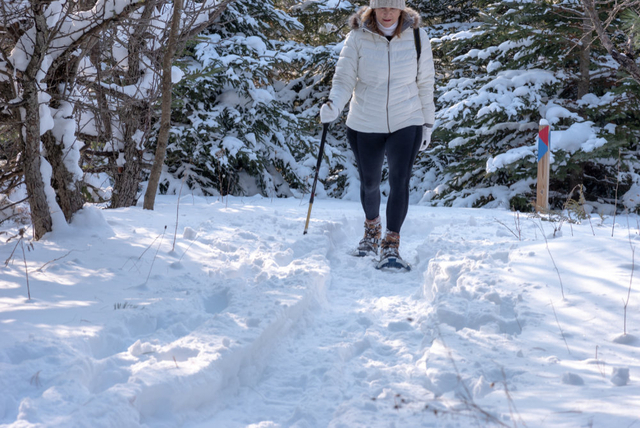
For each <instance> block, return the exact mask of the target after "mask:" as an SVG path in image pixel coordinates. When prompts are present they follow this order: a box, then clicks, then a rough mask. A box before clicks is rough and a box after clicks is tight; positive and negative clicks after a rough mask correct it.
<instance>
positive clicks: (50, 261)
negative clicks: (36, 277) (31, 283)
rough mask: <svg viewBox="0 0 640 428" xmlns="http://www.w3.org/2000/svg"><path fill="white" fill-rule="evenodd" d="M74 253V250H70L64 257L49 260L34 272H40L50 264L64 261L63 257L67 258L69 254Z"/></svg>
mask: <svg viewBox="0 0 640 428" xmlns="http://www.w3.org/2000/svg"><path fill="white" fill-rule="evenodd" d="M74 251H75V250H71V251H69V252H68V253H67V254H65V255H64V256H60V257H58V258H57V259H53V260H49V261H48V262H46V263H45V264H43V265H42V266H40V267H39V268H38V269H36V272H42V269H44V268H45V267H46V266H47V265H48V264H51V263H54V262H57V261H58V260H61V259H64V258H65V257H67V256H68V255H69V254H71V253H73V252H74Z"/></svg>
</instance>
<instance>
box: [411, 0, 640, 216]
mask: <svg viewBox="0 0 640 428" xmlns="http://www.w3.org/2000/svg"><path fill="white" fill-rule="evenodd" d="M583 22H584V15H583V14H582V11H581V10H580V9H579V8H571V6H570V5H567V4H561V5H558V4H554V3H547V2H528V3H521V2H501V3H496V4H490V5H488V6H486V7H485V8H484V9H483V12H482V13H481V14H480V15H479V18H478V20H477V21H475V22H473V23H472V25H471V28H469V29H466V30H463V31H460V32H458V33H453V34H449V35H444V36H442V37H441V38H440V40H438V41H436V43H435V45H436V48H435V49H436V50H437V51H441V52H446V53H447V54H448V55H449V57H450V58H452V61H451V65H450V67H451V68H450V69H448V70H446V72H447V73H448V75H447V76H446V79H444V80H443V82H442V85H441V86H439V88H438V89H439V91H438V101H439V111H438V114H437V121H436V126H437V129H436V131H435V133H434V140H435V141H436V144H435V147H434V149H432V150H431V151H430V153H428V154H427V155H426V156H424V157H423V158H422V161H421V169H420V174H419V177H420V179H421V180H422V181H421V182H420V183H418V184H417V187H418V188H419V189H420V190H424V191H425V197H424V198H423V201H424V202H430V203H435V204H444V205H465V206H482V205H488V206H499V205H503V206H512V207H513V208H517V209H521V210H527V209H529V206H528V203H527V201H528V200H529V199H531V198H532V197H533V194H534V191H533V188H534V183H535V176H536V172H537V170H536V167H537V164H536V156H535V145H534V144H535V141H536V137H537V130H538V121H539V120H540V119H541V118H544V117H547V118H549V119H550V120H551V124H552V127H553V130H554V131H560V130H570V131H569V132H573V133H576V132H577V131H580V132H582V133H584V134H585V135H581V136H578V135H574V137H575V138H576V140H575V144H571V143H570V142H569V139H570V138H564V139H563V140H564V142H562V141H561V144H560V145H559V146H558V147H556V148H555V149H554V161H553V163H552V178H553V179H552V183H551V189H552V190H553V191H554V196H555V198H554V199H553V202H554V203H555V205H556V206H561V204H562V203H563V202H564V201H565V200H566V198H567V196H568V194H569V192H570V191H571V189H572V188H573V187H574V186H575V185H577V184H584V186H585V189H586V193H585V194H586V196H587V199H590V200H591V201H592V203H594V202H593V201H595V200H597V199H598V198H600V199H604V200H605V201H606V200H607V199H608V198H612V197H613V193H612V190H613V187H611V186H610V184H611V183H610V181H611V180H610V179H609V178H608V177H612V176H613V177H615V174H616V172H615V169H616V165H615V164H616V162H617V157H618V149H619V148H622V149H623V156H622V157H623V160H624V159H625V158H627V159H629V161H630V162H627V163H626V168H632V169H634V168H637V166H636V165H632V164H633V162H631V156H632V155H633V154H635V150H636V149H637V148H636V147H632V146H631V145H630V142H631V140H632V138H631V136H632V134H633V133H634V132H635V131H633V129H632V125H631V124H632V123H633V122H634V121H635V122H637V118H638V111H637V108H636V107H635V106H634V105H633V104H632V101H633V100H634V99H635V97H636V95H634V91H633V90H631V88H629V87H625V88H622V87H619V88H616V90H615V91H614V90H612V89H611V88H612V87H615V86H616V82H617V76H616V69H615V67H612V66H611V61H610V58H609V57H608V55H607V54H606V52H605V51H604V50H603V49H602V48H601V47H599V45H598V44H597V43H595V42H594V43H587V40H588V37H587V36H588V34H589V31H585V28H584V25H583ZM587 45H589V46H587ZM587 47H590V49H586V48H587ZM585 57H586V58H587V62H586V65H587V67H588V68H587V69H586V70H587V72H586V73H585V71H584V70H585V69H584V65H585V62H584V58H585ZM581 58H582V59H583V63H582V66H583V68H582V69H581ZM454 66H455V68H454ZM585 83H586V88H587V92H588V93H586V94H582V93H580V91H581V90H580V88H581V87H582V88H584V87H585ZM583 90H584V89H583ZM623 112H624V113H623ZM622 116H624V117H622ZM556 135H558V136H561V135H562V134H560V133H556ZM565 136H566V135H565ZM437 142H441V144H437ZM552 147H553V133H552ZM623 170H624V168H623ZM630 173H631V175H629V174H628V175H627V176H626V177H625V178H626V180H622V181H623V183H622V187H621V188H620V189H619V190H622V191H624V189H625V186H626V188H627V189H628V188H629V184H630V180H629V179H630V177H631V176H632V175H633V173H632V172H630ZM611 200H612V199H611Z"/></svg>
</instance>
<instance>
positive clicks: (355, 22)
mask: <svg viewBox="0 0 640 428" xmlns="http://www.w3.org/2000/svg"><path fill="white" fill-rule="evenodd" d="M367 9H369V6H363V7H361V8H360V9H359V10H358V11H357V12H356V13H354V14H353V15H351V16H350V17H349V27H351V29H352V30H357V29H359V28H367V25H366V23H365V22H363V21H362V19H363V17H362V15H363V14H364V13H365V12H366V11H367ZM402 15H403V18H404V25H403V26H404V28H403V29H402V31H404V30H406V29H407V28H409V27H411V28H420V24H421V23H422V17H421V16H420V14H419V13H418V12H417V11H416V10H414V9H411V8H410V7H406V8H404V9H403V10H402Z"/></svg>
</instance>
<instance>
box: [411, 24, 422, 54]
mask: <svg viewBox="0 0 640 428" xmlns="http://www.w3.org/2000/svg"><path fill="white" fill-rule="evenodd" d="M413 40H414V41H415V42H416V53H417V54H418V61H420V54H421V53H422V44H421V40H420V29H419V28H414V29H413Z"/></svg>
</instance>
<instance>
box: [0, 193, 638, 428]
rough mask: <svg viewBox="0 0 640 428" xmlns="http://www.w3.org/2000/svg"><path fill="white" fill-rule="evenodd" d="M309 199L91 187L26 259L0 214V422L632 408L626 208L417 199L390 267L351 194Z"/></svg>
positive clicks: (633, 346) (421, 416)
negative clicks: (112, 191) (106, 199)
mask: <svg viewBox="0 0 640 428" xmlns="http://www.w3.org/2000/svg"><path fill="white" fill-rule="evenodd" d="M307 208H308V205H307V200H304V201H301V200H299V199H293V198H290V199H266V198H262V197H259V196H255V197H250V198H247V197H245V198H228V199H224V200H220V199H219V198H202V197H196V196H194V195H183V196H182V197H181V199H180V200H179V204H178V197H176V196H158V198H157V199H156V207H155V210H154V211H148V210H143V209H142V208H140V207H130V208H124V209H117V210H101V209H98V208H96V207H92V206H87V207H85V208H84V209H83V210H82V211H80V212H79V213H77V214H76V215H75V217H74V219H73V222H72V224H71V225H70V226H69V227H67V228H62V229H60V230H59V231H57V232H54V233H50V234H48V235H46V236H45V237H44V238H43V239H42V240H40V241H38V242H33V248H31V249H30V251H27V249H28V248H27V245H26V244H27V242H24V244H25V252H24V258H23V252H22V244H23V242H22V241H18V239H17V238H14V239H11V240H9V239H8V238H9V237H10V236H13V235H14V234H16V233H17V226H16V227H9V226H7V225H6V224H5V225H3V227H4V229H3V232H7V233H8V235H4V234H3V235H2V236H3V239H2V243H0V252H1V253H2V254H1V256H2V260H3V261H4V260H6V261H7V265H6V266H2V268H1V269H2V270H1V273H0V391H2V393H1V394H0V426H2V427H21V428H22V427H189V428H203V427H225V428H227V427H229V428H233V427H252V428H257V427H261V428H266V427H271V428H273V427H299V428H302V427H469V426H482V427H484V426H508V427H523V426H527V427H581V426H583V427H586V426H593V427H627V426H632V425H634V424H637V423H638V419H639V415H638V403H639V399H640V398H639V397H640V382H638V373H640V339H638V336H639V335H640V332H639V329H640V311H639V310H638V309H639V304H640V293H639V290H638V280H637V279H636V278H634V275H633V274H634V272H635V277H637V276H638V275H640V271H639V270H638V268H635V267H634V266H633V263H634V261H635V257H634V256H633V251H632V249H635V247H636V246H637V244H638V243H639V242H640V238H639V235H638V233H639V229H640V226H639V224H640V223H639V219H638V217H636V216H633V215H631V216H617V217H615V219H614V218H612V217H607V216H603V217H598V216H594V217H593V218H592V219H591V220H585V221H583V222H582V224H568V223H564V224H562V225H560V224H558V223H555V224H554V223H552V222H549V221H541V220H539V219H536V218H533V217H531V216H527V215H525V214H520V215H516V214H514V213H511V212H509V211H506V210H499V209H462V208H432V207H425V206H411V207H410V210H409V214H408V217H407V220H406V222H405V224H404V226H403V229H402V244H401V253H402V254H403V255H404V257H405V259H406V260H407V261H408V262H410V263H411V265H412V266H413V269H412V271H411V272H386V271H378V270H376V269H375V268H374V260H373V259H372V258H355V257H352V256H350V255H348V253H349V251H350V250H351V249H352V248H353V247H354V246H355V245H356V244H357V242H358V240H359V239H360V238H361V234H362V222H363V214H362V212H361V207H360V204H359V203H357V202H349V201H344V200H331V199H317V198H316V201H315V203H314V205H313V210H312V213H311V223H310V226H309V233H308V234H306V235H303V233H302V232H303V229H304V221H305V218H306V215H307ZM382 212H383V213H384V206H383V210H382ZM614 221H615V227H613V226H614ZM554 228H555V229H559V230H557V231H556V233H555V237H554ZM176 230H177V233H174V232H175V231H176ZM174 235H175V236H174ZM545 238H546V239H545ZM174 242H175V249H173V246H174ZM25 263H26V266H27V271H28V281H27V277H26V275H25ZM27 286H28V287H29V290H30V293H31V299H30V300H29V299H28V298H27ZM630 286H631V289H629V287H630ZM629 290H630V294H628V293H629ZM563 294H564V298H563ZM627 297H628V298H629V300H628V307H627V319H626V328H627V334H626V335H623V328H624V324H623V323H624V318H623V300H626V299H627ZM436 410H437V412H435V411H436Z"/></svg>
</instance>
